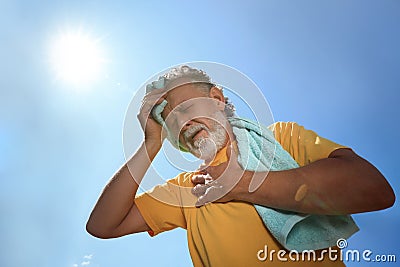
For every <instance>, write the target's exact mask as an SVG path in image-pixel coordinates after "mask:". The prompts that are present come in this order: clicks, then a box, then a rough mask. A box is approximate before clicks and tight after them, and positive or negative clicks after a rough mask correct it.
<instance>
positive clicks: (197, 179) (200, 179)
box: [192, 174, 206, 185]
mask: <svg viewBox="0 0 400 267" xmlns="http://www.w3.org/2000/svg"><path fill="white" fill-rule="evenodd" d="M205 182H206V177H205V175H204V174H196V175H193V176H192V183H193V184H195V185H197V184H205Z"/></svg>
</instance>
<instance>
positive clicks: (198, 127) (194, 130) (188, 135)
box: [183, 124, 209, 140]
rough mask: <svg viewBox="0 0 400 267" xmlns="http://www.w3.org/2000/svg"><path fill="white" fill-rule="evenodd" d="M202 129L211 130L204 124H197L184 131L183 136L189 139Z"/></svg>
mask: <svg viewBox="0 0 400 267" xmlns="http://www.w3.org/2000/svg"><path fill="white" fill-rule="evenodd" d="M201 130H206V131H207V132H208V131H209V129H208V128H207V127H206V126H205V125H204V124H196V125H193V126H191V127H190V128H189V129H187V130H186V131H185V132H184V133H183V137H184V138H185V140H188V139H190V138H192V137H193V136H195V135H196V134H197V133H198V132H199V131H201Z"/></svg>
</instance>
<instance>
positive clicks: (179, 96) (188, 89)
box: [165, 84, 205, 108]
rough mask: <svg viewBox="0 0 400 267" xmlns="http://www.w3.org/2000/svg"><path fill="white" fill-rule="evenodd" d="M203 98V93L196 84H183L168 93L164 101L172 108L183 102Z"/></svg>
mask: <svg viewBox="0 0 400 267" xmlns="http://www.w3.org/2000/svg"><path fill="white" fill-rule="evenodd" d="M204 96H205V94H204V91H202V90H201V89H199V85H198V84H185V85H181V86H178V87H176V88H174V89H172V90H170V91H168V93H167V95H166V97H165V99H166V100H167V101H168V104H169V106H170V107H171V108H174V107H176V106H177V105H179V104H180V103H182V102H184V101H187V100H190V99H195V98H197V97H204Z"/></svg>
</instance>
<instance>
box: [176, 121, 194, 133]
mask: <svg viewBox="0 0 400 267" xmlns="http://www.w3.org/2000/svg"><path fill="white" fill-rule="evenodd" d="M177 121H178V125H179V128H181V131H182V132H184V131H186V130H187V129H188V128H189V127H190V126H192V125H193V124H194V122H193V121H192V120H188V119H185V118H177Z"/></svg>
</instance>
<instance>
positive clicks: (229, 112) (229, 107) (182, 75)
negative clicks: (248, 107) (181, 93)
mask: <svg viewBox="0 0 400 267" xmlns="http://www.w3.org/2000/svg"><path fill="white" fill-rule="evenodd" d="M159 79H164V82H165V87H168V85H169V84H171V83H173V82H175V81H177V80H179V79H188V80H191V81H194V82H196V83H199V88H201V89H204V92H205V93H209V92H210V89H211V88H212V87H216V88H218V89H219V90H220V91H221V93H223V88H222V86H219V85H217V84H215V83H213V82H212V81H211V78H210V76H208V74H207V73H206V72H205V71H203V70H200V69H196V68H192V67H189V66H187V65H181V66H178V67H175V68H172V69H171V70H170V71H168V72H167V73H165V74H164V75H163V76H161V77H160V78H159ZM224 98H225V110H224V111H225V115H226V116H227V117H235V116H236V114H235V111H236V108H235V106H234V105H233V104H232V102H231V101H230V100H229V98H228V97H224Z"/></svg>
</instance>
